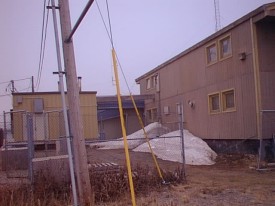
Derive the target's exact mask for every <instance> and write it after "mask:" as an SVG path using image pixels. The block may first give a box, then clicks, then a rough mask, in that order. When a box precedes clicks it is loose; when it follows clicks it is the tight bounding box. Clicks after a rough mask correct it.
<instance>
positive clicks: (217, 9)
mask: <svg viewBox="0 0 275 206" xmlns="http://www.w3.org/2000/svg"><path fill="white" fill-rule="evenodd" d="M214 7H215V23H216V24H215V31H218V30H220V29H221V20H220V5H219V0H214Z"/></svg>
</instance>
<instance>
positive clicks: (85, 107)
mask: <svg viewBox="0 0 275 206" xmlns="http://www.w3.org/2000/svg"><path fill="white" fill-rule="evenodd" d="M12 95H13V98H12V99H13V101H12V104H13V111H12V113H11V118H10V119H11V127H12V128H11V131H12V133H13V134H12V135H13V139H14V140H15V141H26V140H27V128H26V121H27V120H26V115H27V113H30V114H32V117H33V122H32V124H33V132H34V139H35V140H54V139H58V138H60V137H65V127H64V117H63V112H62V102H61V95H60V93H59V92H34V93H31V92H27V93H13V94H12ZM79 96H80V110H81V115H82V120H83V129H84V137H85V139H95V138H97V137H98V127H97V104H96V92H80V95H79Z"/></svg>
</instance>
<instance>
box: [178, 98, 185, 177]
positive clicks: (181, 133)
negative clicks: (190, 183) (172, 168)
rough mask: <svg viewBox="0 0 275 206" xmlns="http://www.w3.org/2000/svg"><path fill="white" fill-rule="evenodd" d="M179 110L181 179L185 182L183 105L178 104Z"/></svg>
mask: <svg viewBox="0 0 275 206" xmlns="http://www.w3.org/2000/svg"><path fill="white" fill-rule="evenodd" d="M177 108H178V120H179V130H180V141H181V156H182V170H181V172H182V173H181V177H183V178H184V180H185V152H184V131H183V125H182V124H183V108H182V103H178V104H177Z"/></svg>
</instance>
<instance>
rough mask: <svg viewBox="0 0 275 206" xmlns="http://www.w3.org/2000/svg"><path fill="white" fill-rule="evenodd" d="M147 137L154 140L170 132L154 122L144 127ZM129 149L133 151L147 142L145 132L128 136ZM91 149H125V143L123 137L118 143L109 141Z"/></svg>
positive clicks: (137, 132) (97, 144) (94, 144)
mask: <svg viewBox="0 0 275 206" xmlns="http://www.w3.org/2000/svg"><path fill="white" fill-rule="evenodd" d="M144 129H145V131H146V133H147V137H148V138H154V137H156V136H160V135H162V134H165V133H166V132H167V131H168V130H167V129H166V128H164V127H163V126H162V125H161V124H160V123H158V122H154V123H151V124H149V125H147V126H146V127H144ZM127 140H129V141H127V142H128V147H129V149H133V148H135V147H137V146H139V145H141V144H142V143H144V142H145V141H146V140H145V138H144V134H143V130H142V129H141V130H138V131H136V132H134V133H133V134H131V135H128V136H127ZM90 146H91V147H95V146H96V147H99V149H123V148H124V141H123V137H122V138H119V139H117V140H116V141H108V142H101V143H92V144H91V145H90Z"/></svg>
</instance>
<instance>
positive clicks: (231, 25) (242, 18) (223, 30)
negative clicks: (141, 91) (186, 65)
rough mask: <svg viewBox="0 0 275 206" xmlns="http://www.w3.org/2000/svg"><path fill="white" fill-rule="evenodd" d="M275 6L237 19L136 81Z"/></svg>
mask: <svg viewBox="0 0 275 206" xmlns="http://www.w3.org/2000/svg"><path fill="white" fill-rule="evenodd" d="M271 5H273V6H275V2H272V3H268V4H264V5H262V6H260V7H258V8H257V9H255V10H253V11H251V12H249V13H248V14H246V15H244V16H242V17H241V18H239V19H237V20H236V21H234V22H232V23H231V24H229V25H227V26H226V27H224V28H222V29H221V30H219V31H217V32H215V33H213V34H212V35H210V36H208V37H206V38H205V39H203V40H201V41H199V42H198V43H196V44H195V45H193V46H191V47H189V48H188V49H186V50H184V51H183V52H181V53H179V54H177V55H176V56H174V57H172V58H171V59H169V60H167V61H165V62H164V63H162V64H160V65H158V66H157V67H155V68H154V69H152V70H150V71H149V72H146V73H145V74H143V75H141V76H140V77H138V78H136V79H135V81H136V83H139V81H140V80H141V79H143V78H144V77H147V76H148V75H150V74H152V73H154V72H156V71H158V70H159V69H161V68H163V67H165V66H166V65H168V64H170V63H172V62H174V61H176V60H177V59H179V58H181V57H183V56H184V55H186V54H188V53H190V52H191V51H193V50H195V49H197V48H199V47H200V46H202V45H204V44H207V43H208V42H209V41H211V40H212V39H215V38H216V37H218V36H220V35H222V34H223V33H226V32H227V31H228V30H231V29H232V28H235V27H237V26H238V25H240V24H241V23H243V22H245V21H247V20H249V19H250V18H252V17H254V16H256V15H258V14H259V13H262V12H264V11H266V10H267V9H268V7H269V6H271Z"/></svg>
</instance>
